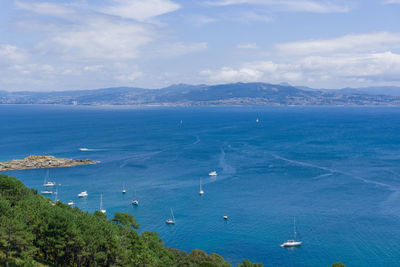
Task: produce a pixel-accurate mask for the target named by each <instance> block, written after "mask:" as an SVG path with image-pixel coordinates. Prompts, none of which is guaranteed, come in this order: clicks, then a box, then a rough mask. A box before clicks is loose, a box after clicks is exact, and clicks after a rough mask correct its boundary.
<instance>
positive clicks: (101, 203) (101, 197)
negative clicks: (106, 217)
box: [99, 194, 106, 214]
mask: <svg viewBox="0 0 400 267" xmlns="http://www.w3.org/2000/svg"><path fill="white" fill-rule="evenodd" d="M99 210H100V212H101V213H103V214H105V213H106V210H105V209H103V194H101V195H100V209H99Z"/></svg>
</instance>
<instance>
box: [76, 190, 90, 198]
mask: <svg viewBox="0 0 400 267" xmlns="http://www.w3.org/2000/svg"><path fill="white" fill-rule="evenodd" d="M87 196H88V193H87V191H82V192H80V193H79V194H78V197H87Z"/></svg>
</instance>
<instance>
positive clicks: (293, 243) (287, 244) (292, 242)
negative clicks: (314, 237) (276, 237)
mask: <svg viewBox="0 0 400 267" xmlns="http://www.w3.org/2000/svg"><path fill="white" fill-rule="evenodd" d="M293 232H294V233H293V234H294V236H293V239H292V240H288V241H286V242H284V243H283V244H281V247H283V248H289V247H298V246H300V245H301V244H302V243H303V242H301V241H297V240H296V235H297V233H296V219H295V218H293Z"/></svg>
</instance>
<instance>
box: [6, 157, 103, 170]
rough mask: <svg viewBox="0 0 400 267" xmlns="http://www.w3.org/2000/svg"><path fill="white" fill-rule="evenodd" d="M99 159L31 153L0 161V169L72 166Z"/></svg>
mask: <svg viewBox="0 0 400 267" xmlns="http://www.w3.org/2000/svg"><path fill="white" fill-rule="evenodd" d="M96 163H99V161H94V160H90V159H77V160H75V159H64V158H56V157H53V156H36V155H32V156H29V157H26V158H24V159H22V160H21V159H17V160H10V161H7V162H0V171H12V170H24V169H41V168H56V167H72V166H76V165H86V164H96Z"/></svg>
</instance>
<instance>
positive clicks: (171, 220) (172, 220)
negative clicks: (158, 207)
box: [165, 208, 175, 224]
mask: <svg viewBox="0 0 400 267" xmlns="http://www.w3.org/2000/svg"><path fill="white" fill-rule="evenodd" d="M171 217H172V218H169V219H167V220H166V221H165V223H166V224H175V217H174V212H173V211H172V208H171Z"/></svg>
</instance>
